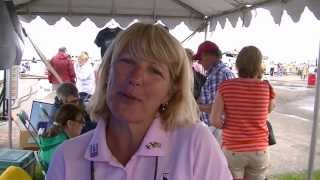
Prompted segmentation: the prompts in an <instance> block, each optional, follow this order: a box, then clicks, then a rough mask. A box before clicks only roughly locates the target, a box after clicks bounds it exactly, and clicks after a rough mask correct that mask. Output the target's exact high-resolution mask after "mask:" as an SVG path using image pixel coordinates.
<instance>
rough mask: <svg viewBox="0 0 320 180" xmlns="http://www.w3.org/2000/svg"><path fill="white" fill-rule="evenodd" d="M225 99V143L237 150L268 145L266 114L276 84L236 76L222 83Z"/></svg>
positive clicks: (223, 144)
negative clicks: (272, 85)
mask: <svg viewBox="0 0 320 180" xmlns="http://www.w3.org/2000/svg"><path fill="white" fill-rule="evenodd" d="M219 93H220V94H221V96H222V98H223V101H224V113H225V118H224V124H223V137H222V146H223V147H225V148H226V149H229V150H232V151H235V152H249V151H259V150H264V149H266V148H267V146H268V128H267V124H266V121H267V117H268V108H269V103H270V101H271V99H273V98H274V97H275V93H274V91H273V88H272V87H271V85H270V84H269V83H268V82H267V81H261V80H254V79H244V78H237V79H231V80H227V81H224V82H223V83H222V84H221V85H220V86H219Z"/></svg>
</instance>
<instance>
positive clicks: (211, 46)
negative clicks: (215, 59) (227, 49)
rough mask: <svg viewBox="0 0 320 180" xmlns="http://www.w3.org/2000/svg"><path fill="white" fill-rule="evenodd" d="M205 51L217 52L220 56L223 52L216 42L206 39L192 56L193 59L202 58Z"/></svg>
mask: <svg viewBox="0 0 320 180" xmlns="http://www.w3.org/2000/svg"><path fill="white" fill-rule="evenodd" d="M204 52H211V53H216V54H217V55H219V56H220V54H221V51H220V49H219V47H218V46H217V45H216V44H215V43H213V42H211V41H205V42H203V43H201V44H200V45H199V47H198V51H197V53H196V54H195V55H194V56H193V57H192V59H193V60H201V56H202V53H204Z"/></svg>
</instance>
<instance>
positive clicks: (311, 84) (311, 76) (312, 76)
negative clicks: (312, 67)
mask: <svg viewBox="0 0 320 180" xmlns="http://www.w3.org/2000/svg"><path fill="white" fill-rule="evenodd" d="M315 85H316V74H308V87H314V86H315Z"/></svg>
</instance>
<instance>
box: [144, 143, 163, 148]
mask: <svg viewBox="0 0 320 180" xmlns="http://www.w3.org/2000/svg"><path fill="white" fill-rule="evenodd" d="M146 148H147V149H152V148H161V143H158V142H150V143H149V144H147V145H146Z"/></svg>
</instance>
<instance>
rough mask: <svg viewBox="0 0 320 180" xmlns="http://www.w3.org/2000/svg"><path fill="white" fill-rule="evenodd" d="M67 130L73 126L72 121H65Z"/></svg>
mask: <svg viewBox="0 0 320 180" xmlns="http://www.w3.org/2000/svg"><path fill="white" fill-rule="evenodd" d="M66 125H67V128H71V127H72V126H73V121H72V120H67V123H66Z"/></svg>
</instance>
